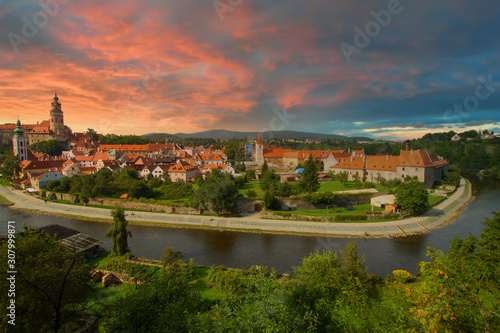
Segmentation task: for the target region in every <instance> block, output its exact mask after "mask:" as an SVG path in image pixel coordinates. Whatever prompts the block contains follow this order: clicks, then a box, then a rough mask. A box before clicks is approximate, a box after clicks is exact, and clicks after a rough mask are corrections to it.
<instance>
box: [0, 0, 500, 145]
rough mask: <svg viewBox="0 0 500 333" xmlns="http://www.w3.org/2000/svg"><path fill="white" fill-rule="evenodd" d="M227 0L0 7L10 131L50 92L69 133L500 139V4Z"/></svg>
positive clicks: (44, 113)
mask: <svg viewBox="0 0 500 333" xmlns="http://www.w3.org/2000/svg"><path fill="white" fill-rule="evenodd" d="M218 1H219V3H222V4H225V5H226V6H225V7H224V6H222V7H221V6H219V7H216V6H214V2H213V1H198V0H184V1H171V2H162V1H155V0H147V1H141V2H123V1H116V0H111V1H95V0H89V1H84V2H82V1H71V0H70V1H66V0H65V1H62V0H42V1H40V2H39V1H14V0H4V1H2V10H1V11H0V54H1V55H2V56H1V58H0V86H1V87H2V89H0V114H1V115H2V119H3V121H4V122H14V121H15V120H16V118H17V115H19V117H20V119H21V121H22V122H23V123H36V121H42V120H45V119H48V112H49V109H50V102H51V99H52V95H53V91H54V90H57V92H58V95H59V96H60V100H61V102H62V106H63V111H64V115H65V122H66V123H67V124H68V125H69V126H70V127H72V128H73V130H75V131H84V130H86V129H87V128H94V129H95V130H97V131H98V132H103V133H110V132H113V133H120V134H125V133H135V134H144V133H149V132H169V133H176V132H194V131H200V130H207V129H216V128H227V129H232V130H245V131H247V130H261V129H265V128H270V129H272V130H275V129H287V130H301V131H311V132H321V133H344V134H346V135H365V136H366V135H369V136H373V137H378V138H384V139H404V138H408V137H415V136H420V135H421V133H424V134H425V133H426V131H441V130H443V131H444V130H457V129H459V128H464V127H466V128H468V127H473V126H475V127H476V128H477V127H478V126H481V128H483V127H484V128H488V129H491V130H495V131H500V128H499V126H498V123H499V122H500V117H499V114H500V113H499V111H500V110H499V108H498V105H500V61H499V60H500V52H499V51H500V39H498V38H497V31H499V30H500V21H499V20H498V17H499V15H500V7H499V6H498V3H497V1H494V0H485V1H482V2H481V4H478V3H474V2H468V1H453V2H451V1H449V2H446V3H440V2H433V1H430V0H427V1H426V0H423V1H411V2H409V1H404V2H401V3H399V5H397V6H395V4H397V1H396V2H395V1H392V0H391V1H371V0H370V1H368V0H364V1H358V2H353V1H347V0H340V1H328V0H313V1H299V0H290V1H280V0H255V1H245V0H243V1H240V2H234V1H233V2H230V1H229V2H228V1H227V0H218ZM216 3H217V2H216ZM221 8H222V9H221ZM346 45H347V46H346ZM273 110H280V112H282V113H283V112H284V114H287V115H288V117H281V118H280V117H277V115H276V112H275V111H273ZM283 110H285V111H283ZM276 119H278V121H277V120H276ZM424 124H425V125H424ZM273 127H274V128H273Z"/></svg>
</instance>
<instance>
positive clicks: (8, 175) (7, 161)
mask: <svg viewBox="0 0 500 333" xmlns="http://www.w3.org/2000/svg"><path fill="white" fill-rule="evenodd" d="M20 162H21V161H20V160H19V158H18V157H17V156H15V155H14V154H13V153H11V154H9V155H7V156H5V158H4V160H3V163H2V167H1V168H0V172H2V175H3V177H4V178H5V179H7V180H9V181H11V180H12V179H13V178H17V176H18V175H19V173H20V172H21V166H20Z"/></svg>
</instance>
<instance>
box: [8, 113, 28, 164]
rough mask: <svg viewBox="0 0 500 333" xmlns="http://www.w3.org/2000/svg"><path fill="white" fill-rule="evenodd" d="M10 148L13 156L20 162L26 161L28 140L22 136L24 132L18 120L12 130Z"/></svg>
mask: <svg viewBox="0 0 500 333" xmlns="http://www.w3.org/2000/svg"><path fill="white" fill-rule="evenodd" d="M12 146H13V149H14V155H16V156H17V157H18V158H19V160H20V161H26V160H27V159H28V139H27V138H26V136H25V135H24V130H23V128H22V127H21V122H20V121H19V119H18V120H17V126H16V129H15V130H14V137H13V138H12Z"/></svg>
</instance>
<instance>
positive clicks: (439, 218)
mask: <svg viewBox="0 0 500 333" xmlns="http://www.w3.org/2000/svg"><path fill="white" fill-rule="evenodd" d="M0 195H1V196H3V197H5V198H7V199H8V200H9V201H11V202H13V203H14V205H13V206H10V208H12V209H20V210H29V211H31V212H33V213H37V214H46V215H59V216H65V217H70V218H78V219H82V220H88V221H102V222H111V211H110V210H109V209H105V208H94V207H84V206H76V205H67V204H59V203H53V202H44V201H42V200H40V199H36V198H35V197H33V196H30V195H28V194H25V193H24V191H18V190H12V188H11V187H4V186H0ZM471 196H472V186H471V184H470V182H469V181H468V180H466V179H464V178H462V179H461V181H460V185H459V186H458V187H457V190H456V192H455V193H454V194H453V195H452V196H450V197H448V198H447V199H446V200H444V201H443V202H442V203H440V204H438V205H437V206H434V207H432V208H431V209H429V210H428V211H427V212H425V213H424V214H422V215H420V216H418V217H412V218H407V219H404V220H394V221H389V222H366V223H350V222H349V223H347V222H346V223H331V222H330V223H328V222H304V221H288V220H268V219H260V217H259V213H256V214H253V215H250V216H245V217H227V218H226V217H216V216H199V215H179V214H167V213H152V212H133V214H134V215H132V212H129V211H127V212H126V215H127V216H126V218H127V221H129V223H132V224H133V223H152V224H155V225H161V224H164V225H165V226H172V227H191V228H193V227H194V228H204V229H219V230H236V231H242V232H245V231H246V232H267V233H289V234H306V235H307V234H310V235H322V236H330V237H335V236H338V237H365V233H366V234H367V235H368V236H369V237H383V236H404V235H410V234H415V233H423V232H427V231H428V230H430V229H433V228H437V227H439V226H442V225H444V224H446V223H448V222H450V220H452V219H454V218H455V217H456V215H457V214H456V213H455V212H456V211H457V210H458V209H460V208H461V207H463V206H464V205H466V204H467V202H468V201H469V200H470V199H471ZM20 222H21V221H20Z"/></svg>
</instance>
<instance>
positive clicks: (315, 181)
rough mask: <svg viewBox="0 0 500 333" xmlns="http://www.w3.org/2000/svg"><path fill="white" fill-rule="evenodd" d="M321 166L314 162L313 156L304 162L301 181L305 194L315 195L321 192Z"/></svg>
mask: <svg viewBox="0 0 500 333" xmlns="http://www.w3.org/2000/svg"><path fill="white" fill-rule="evenodd" d="M318 171H319V165H317V164H316V162H315V161H314V157H313V155H312V154H311V155H309V158H308V159H307V160H306V161H305V162H304V172H303V173H302V175H301V179H300V188H301V190H302V191H303V192H307V193H313V192H316V191H317V190H319V188H320V186H321V185H320V184H319V178H318Z"/></svg>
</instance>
